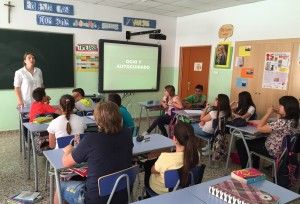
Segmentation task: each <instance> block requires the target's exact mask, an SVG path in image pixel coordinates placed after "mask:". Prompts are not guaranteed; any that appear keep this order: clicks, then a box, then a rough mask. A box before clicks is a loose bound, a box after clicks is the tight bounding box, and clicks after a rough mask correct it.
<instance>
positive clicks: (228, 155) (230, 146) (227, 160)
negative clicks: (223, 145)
mask: <svg viewBox="0 0 300 204" xmlns="http://www.w3.org/2000/svg"><path fill="white" fill-rule="evenodd" d="M233 134H234V131H233V132H231V134H230V135H231V138H230V143H229V147H228V154H227V159H226V169H228V163H229V158H230V152H231V148H232V142H233V137H234V135H233Z"/></svg>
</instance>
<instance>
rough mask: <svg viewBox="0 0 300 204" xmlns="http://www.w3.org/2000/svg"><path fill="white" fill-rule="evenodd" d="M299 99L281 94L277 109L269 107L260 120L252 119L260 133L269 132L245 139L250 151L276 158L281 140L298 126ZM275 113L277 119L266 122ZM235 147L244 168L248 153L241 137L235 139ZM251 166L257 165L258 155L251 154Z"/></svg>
mask: <svg viewBox="0 0 300 204" xmlns="http://www.w3.org/2000/svg"><path fill="white" fill-rule="evenodd" d="M299 111H300V109H299V101H298V100H297V99H296V98H295V97H293V96H283V97H281V98H280V99H279V107H278V109H274V108H273V107H270V108H269V109H268V110H267V113H266V114H265V115H264V117H263V118H262V119H261V120H257V121H253V122H255V123H256V124H257V130H258V132H260V133H270V134H268V135H267V137H259V138H257V139H253V140H246V142H247V145H248V148H249V150H250V151H255V152H257V153H259V154H262V155H264V156H266V157H273V158H277V157H278V156H280V154H281V153H282V148H281V147H282V141H283V138H284V137H285V136H287V135H291V134H293V133H294V131H293V129H294V128H296V127H298V121H299ZM273 113H276V114H277V116H278V119H277V120H276V121H274V122H268V119H269V118H270V117H271V116H272V115H273ZM236 148H237V151H238V154H239V157H240V161H241V166H242V168H245V167H246V165H247V161H248V155H247V152H246V148H245V145H244V143H243V141H242V140H241V139H239V140H237V141H236ZM252 161H253V167H254V168H258V167H259V157H256V156H253V158H252Z"/></svg>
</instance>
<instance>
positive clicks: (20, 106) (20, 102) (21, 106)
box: [17, 99, 24, 108]
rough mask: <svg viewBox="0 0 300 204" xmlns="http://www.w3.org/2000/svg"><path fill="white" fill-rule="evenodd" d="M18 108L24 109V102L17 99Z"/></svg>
mask: <svg viewBox="0 0 300 204" xmlns="http://www.w3.org/2000/svg"><path fill="white" fill-rule="evenodd" d="M17 103H18V108H24V102H23V100H19V99H18V102H17Z"/></svg>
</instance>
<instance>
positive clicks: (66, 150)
mask: <svg viewBox="0 0 300 204" xmlns="http://www.w3.org/2000/svg"><path fill="white" fill-rule="evenodd" d="M73 149H74V147H73V146H72V145H68V146H66V147H65V148H64V149H63V151H64V153H65V154H70V153H71V152H72V151H73Z"/></svg>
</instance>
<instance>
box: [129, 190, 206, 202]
mask: <svg viewBox="0 0 300 204" xmlns="http://www.w3.org/2000/svg"><path fill="white" fill-rule="evenodd" d="M202 203H205V202H203V201H202V200H201V199H199V198H198V197H197V196H194V195H192V194H191V193H190V192H189V191H187V190H186V189H181V190H177V191H174V192H171V193H165V194H163V195H159V196H155V197H152V198H148V199H145V200H141V201H138V202H134V203H133V204H202Z"/></svg>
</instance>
